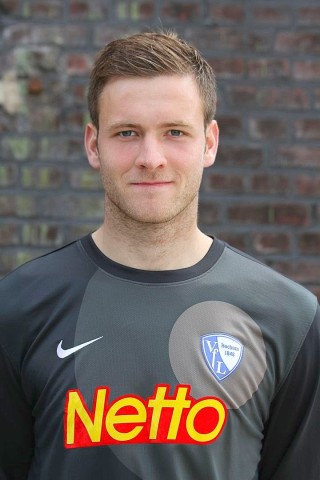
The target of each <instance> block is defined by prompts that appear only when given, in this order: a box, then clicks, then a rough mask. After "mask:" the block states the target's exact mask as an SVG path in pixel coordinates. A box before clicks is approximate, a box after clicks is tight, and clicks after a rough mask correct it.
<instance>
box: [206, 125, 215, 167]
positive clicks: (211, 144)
mask: <svg viewBox="0 0 320 480" xmlns="http://www.w3.org/2000/svg"><path fill="white" fill-rule="evenodd" d="M218 145H219V128H218V124H217V122H216V121H215V120H212V121H211V122H210V123H209V125H208V126H207V128H206V150H205V152H204V166H205V167H210V166H211V165H213V164H214V161H215V159H216V155H217V150H218Z"/></svg>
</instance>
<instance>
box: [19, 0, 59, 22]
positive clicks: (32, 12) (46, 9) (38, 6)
mask: <svg viewBox="0 0 320 480" xmlns="http://www.w3.org/2000/svg"><path fill="white" fill-rule="evenodd" d="M62 15H63V4H62V3H60V4H59V2H55V1H44V0H39V1H36V0H33V1H32V2H28V10H27V11H26V10H25V11H24V16H25V17H30V18H32V19H38V18H39V19H45V20H48V19H56V18H57V19H58V18H60V17H61V16H62Z"/></svg>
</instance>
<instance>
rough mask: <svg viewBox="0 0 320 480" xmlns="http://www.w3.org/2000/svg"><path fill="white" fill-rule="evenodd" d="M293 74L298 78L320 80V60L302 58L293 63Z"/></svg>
mask: <svg viewBox="0 0 320 480" xmlns="http://www.w3.org/2000/svg"><path fill="white" fill-rule="evenodd" d="M293 75H294V78H296V79H297V80H305V81H318V80H319V78H320V60H300V61H296V62H295V63H294V65H293Z"/></svg>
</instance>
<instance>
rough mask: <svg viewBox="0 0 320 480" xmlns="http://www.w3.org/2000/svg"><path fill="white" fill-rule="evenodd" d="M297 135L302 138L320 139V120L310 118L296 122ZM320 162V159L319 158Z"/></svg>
mask: <svg viewBox="0 0 320 480" xmlns="http://www.w3.org/2000/svg"><path fill="white" fill-rule="evenodd" d="M294 128H295V135H296V137H297V138H299V139H302V140H320V120H318V119H315V118H310V119H306V120H297V121H296V122H295V123H294ZM319 162H320V159H319Z"/></svg>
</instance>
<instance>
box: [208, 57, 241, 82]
mask: <svg viewBox="0 0 320 480" xmlns="http://www.w3.org/2000/svg"><path fill="white" fill-rule="evenodd" d="M208 60H209V63H210V65H211V66H212V68H213V70H214V72H215V74H216V76H217V78H218V79H219V78H237V77H243V75H244V73H245V62H244V60H243V59H240V58H215V59H208Z"/></svg>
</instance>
